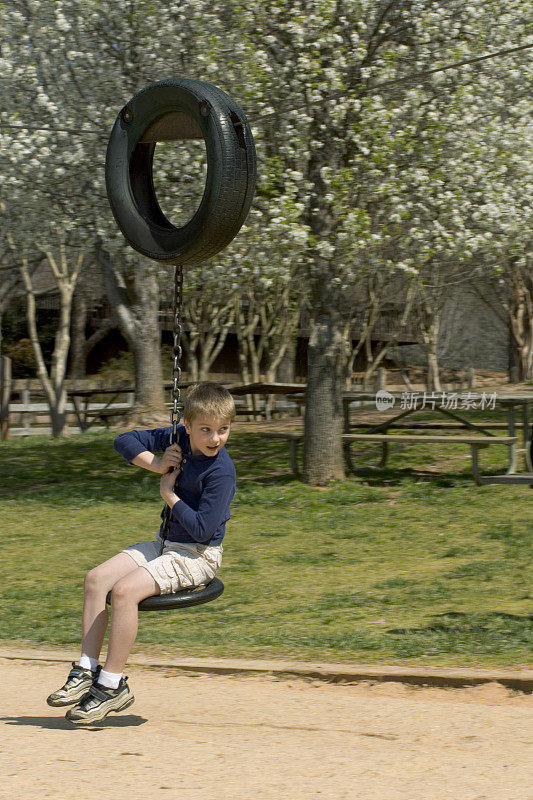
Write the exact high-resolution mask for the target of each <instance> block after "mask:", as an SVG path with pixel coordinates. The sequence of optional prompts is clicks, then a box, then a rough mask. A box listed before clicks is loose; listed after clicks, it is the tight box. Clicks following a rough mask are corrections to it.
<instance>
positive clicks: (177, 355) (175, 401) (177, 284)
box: [170, 264, 183, 444]
mask: <svg viewBox="0 0 533 800" xmlns="http://www.w3.org/2000/svg"><path fill="white" fill-rule="evenodd" d="M182 307H183V267H182V265H181V264H177V265H176V270H175V272H174V310H173V314H174V320H173V325H172V333H173V335H174V341H173V346H172V351H173V360H172V388H171V390H170V399H171V402H172V407H171V409H170V424H171V425H172V441H171V444H174V443H175V442H176V441H177V439H178V425H179V423H180V420H181V415H182V411H183V406H182V403H181V390H180V386H179V384H180V380H181V366H180V359H181V356H182V352H183V349H182V347H181V343H180V342H181V330H182V328H181V310H182Z"/></svg>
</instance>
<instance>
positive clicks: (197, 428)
mask: <svg viewBox="0 0 533 800" xmlns="http://www.w3.org/2000/svg"><path fill="white" fill-rule="evenodd" d="M183 424H184V426H185V430H186V431H187V433H188V434H189V437H190V442H191V452H192V453H193V455H198V454H199V453H203V455H204V456H216V454H217V453H218V452H219V450H220V448H221V447H224V445H225V444H226V442H227V441H228V436H229V432H230V420H229V419H220V418H217V417H208V416H201V417H196V419H193V421H192V422H189V421H188V420H186V419H184V420H183Z"/></svg>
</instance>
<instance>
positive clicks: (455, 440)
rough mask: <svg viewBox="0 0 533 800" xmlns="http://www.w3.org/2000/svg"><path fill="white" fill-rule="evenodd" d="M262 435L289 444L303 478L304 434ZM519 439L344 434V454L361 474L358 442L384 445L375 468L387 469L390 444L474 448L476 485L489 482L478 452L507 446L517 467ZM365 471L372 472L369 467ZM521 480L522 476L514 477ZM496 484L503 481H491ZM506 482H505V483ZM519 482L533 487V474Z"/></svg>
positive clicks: (293, 465)
mask: <svg viewBox="0 0 533 800" xmlns="http://www.w3.org/2000/svg"><path fill="white" fill-rule="evenodd" d="M257 435H258V436H262V437H264V438H267V439H281V440H284V441H287V442H288V444H289V453H290V464H291V469H292V471H293V473H294V474H295V475H296V476H297V477H299V476H300V475H301V470H300V467H299V463H298V461H299V458H298V448H299V447H300V446H301V445H302V444H303V440H304V435H303V431H302V432H299V431H260V432H259V433H257ZM516 438H517V437H516V436H490V437H489V436H476V435H463V436H455V435H445V436H437V435H433V434H427V435H419V434H405V433H400V434H394V433H388V434H383V433H379V434H372V433H344V434H343V435H342V441H343V443H344V445H345V447H344V453H345V458H346V462H347V464H348V467H349V469H350V470H351V471H352V472H353V473H354V474H357V473H358V472H360V471H361V470H360V469H359V468H358V467H357V466H355V464H354V463H353V459H352V456H351V453H350V445H352V444H353V443H355V442H371V443H375V444H380V445H381V447H382V451H381V459H380V460H379V461H378V463H377V464H375V465H373V467H374V468H383V467H385V465H386V462H387V458H388V455H389V444H390V443H393V444H420V443H425V444H466V445H468V446H469V447H470V449H471V453H472V472H473V475H474V479H475V481H476V483H479V484H482V483H483V482H485V480H486V478H485V476H482V475H481V474H480V471H479V456H478V451H479V450H480V449H482V448H485V447H489V446H490V445H492V444H499V445H505V446H507V447H508V448H510V450H511V453H512V455H511V456H510V461H511V466H512V467H513V468H514V447H515V444H516ZM364 469H368V466H366V467H365V468H364ZM514 477H518V476H514ZM491 482H492V483H496V482H499V481H491ZM502 482H504V481H502ZM516 482H517V483H524V484H528V483H531V484H533V473H532V474H531V475H526V476H525V477H523V478H521V479H520V480H519V481H516Z"/></svg>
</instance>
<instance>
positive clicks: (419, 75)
mask: <svg viewBox="0 0 533 800" xmlns="http://www.w3.org/2000/svg"><path fill="white" fill-rule="evenodd" d="M532 47H533V43H531V44H523V45H518V46H517V47H510V48H508V49H506V50H498V51H497V52H495V53H486V54H485V55H483V56H477V57H476V58H468V59H464V60H463V61H455V62H453V63H452V64H445V65H444V66H443V67H435V68H434V69H429V70H423V71H422V72H413V73H411V74H410V75H404V76H402V77H401V78H391V79H390V80H387V81H381V82H380V83H376V84H375V85H374V86H370V87H368V88H365V95H368V94H372V93H373V92H376V91H378V90H379V89H384V88H387V87H389V86H395V85H399V84H405V83H410V82H411V81H417V80H424V79H425V78H427V77H429V76H430V75H436V74H437V73H439V72H447V71H448V70H451V69H459V68H460V67H466V66H468V65H470V64H478V63H480V62H481V61H488V60H490V59H491V58H500V57H502V56H507V55H511V54H512V53H518V52H521V51H524V50H529V49H531V48H532ZM353 91H354V88H353V87H352V88H350V89H340V90H339V91H338V92H333V93H332V94H330V95H327V96H326V97H324V98H322V99H323V100H325V101H330V100H340V99H341V98H342V97H346V95H348V94H350V93H351V92H353ZM306 107H307V103H306V104H302V105H298V106H291V107H290V108H280V109H278V110H277V111H271V112H269V113H268V114H263V115H261V116H258V117H254V115H253V114H252V116H251V117H249V119H248V122H249V123H250V124H251V125H257V124H258V123H260V122H263V121H264V120H270V119H274V118H275V117H278V116H279V115H280V114H288V113H290V112H291V111H300V110H302V109H304V108H306ZM0 128H8V129H10V130H20V131H50V132H53V133H72V134H74V135H76V136H87V135H88V136H101V137H102V138H106V139H107V135H105V134H103V133H100V132H99V131H80V130H75V129H73V128H48V127H47V128H44V127H42V128H37V127H33V126H29V125H10V124H4V123H3V122H0Z"/></svg>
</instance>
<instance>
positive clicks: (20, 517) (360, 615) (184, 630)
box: [0, 432, 533, 666]
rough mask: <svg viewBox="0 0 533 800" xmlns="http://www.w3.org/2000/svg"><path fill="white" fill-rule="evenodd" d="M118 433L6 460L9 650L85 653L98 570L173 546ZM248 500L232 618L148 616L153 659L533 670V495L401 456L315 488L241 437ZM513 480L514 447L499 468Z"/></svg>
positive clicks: (3, 592)
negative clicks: (132, 553) (137, 550)
mask: <svg viewBox="0 0 533 800" xmlns="http://www.w3.org/2000/svg"><path fill="white" fill-rule="evenodd" d="M111 441H112V436H111V434H107V433H104V434H86V435H83V436H78V437H73V438H70V439H63V440H56V441H45V440H43V439H42V438H34V439H26V440H24V441H13V442H3V443H2V444H1V445H0V464H1V471H2V478H1V480H0V509H1V534H0V587H1V589H0V638H1V639H3V640H6V641H17V642H29V643H32V644H37V643H42V644H46V645H57V646H75V645H77V644H78V641H79V630H80V621H79V620H80V613H81V605H82V586H83V578H84V575H85V572H86V571H87V570H88V569H90V568H91V567H92V566H94V565H96V564H97V563H99V562H101V561H103V560H105V559H106V558H109V557H110V556H111V555H113V554H114V553H115V552H117V551H118V550H120V549H121V548H122V547H124V546H125V545H127V544H130V543H132V542H136V541H139V540H141V539H145V538H151V536H152V534H154V533H155V531H156V529H157V523H158V515H159V512H160V509H161V505H162V503H161V501H160V499H159V492H158V481H157V476H155V475H153V474H151V473H147V472H143V471H141V470H139V469H135V468H132V467H129V466H128V465H127V464H126V463H125V462H124V461H123V460H122V459H121V458H120V457H119V456H118V455H117V454H116V453H115V452H114V451H113V449H112V447H111ZM229 449H230V452H231V454H232V456H233V458H234V461H235V463H236V465H237V471H238V476H239V485H238V492H237V495H236V498H235V501H234V503H233V505H232V520H231V522H230V523H229V524H228V532H227V536H226V539H225V552H224V562H223V567H222V570H221V572H220V576H221V578H222V579H223V581H224V583H225V586H226V590H225V592H224V594H223V595H222V597H221V598H219V599H218V600H217V601H215V602H214V603H211V604H208V605H205V606H201V607H198V608H194V609H188V610H184V611H182V612H177V611H176V612H166V613H159V614H156V613H144V614H142V616H141V624H140V627H139V636H138V640H137V644H136V649H137V650H139V649H140V650H142V649H143V648H146V649H148V648H157V649H172V650H173V651H179V652H181V653H183V654H191V655H203V654H212V655H217V656H250V657H254V656H257V657H264V656H277V657H280V658H296V659H300V660H317V659H320V660H329V661H358V662H364V661H366V662H373V663H406V662H408V663H412V664H436V665H478V666H490V665H495V666H505V665H530V666H531V665H532V663H533V659H532V644H533V621H532V618H531V615H532V613H533V592H532V590H531V578H532V567H531V564H532V558H531V556H532V542H533V521H532V516H533V515H532V514H531V501H532V500H533V494H532V492H531V489H530V488H529V487H527V486H525V487H524V486H483V487H478V486H476V485H475V484H474V482H473V480H472V478H471V474H470V456H469V453H468V452H467V451H466V449H463V448H461V447H458V446H454V445H450V446H446V447H437V446H435V445H427V446H424V447H419V446H417V447H406V448H404V449H402V450H401V451H400V450H398V451H393V452H392V455H391V458H390V462H389V464H390V466H389V467H388V468H387V469H386V470H383V471H381V472H379V473H370V472H369V473H368V474H367V475H366V477H365V478H364V480H363V479H360V478H352V479H349V480H346V481H344V482H337V483H332V484H331V485H329V486H327V487H321V488H318V489H316V488H312V487H309V486H306V485H304V484H302V483H299V482H298V481H296V480H295V479H294V478H293V477H292V475H291V474H290V472H289V468H288V454H287V449H286V445H285V443H283V442H279V441H272V442H267V443H265V441H263V440H261V439H260V438H259V437H257V436H254V435H253V434H244V433H236V432H234V433H233V434H232V438H231V440H230V444H229ZM483 460H484V463H485V464H486V465H487V466H488V467H489V468H490V469H491V470H492V469H500V470H501V469H502V467H503V464H504V460H505V450H504V449H503V448H498V447H493V448H490V449H489V450H487V451H484V453H483Z"/></svg>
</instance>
